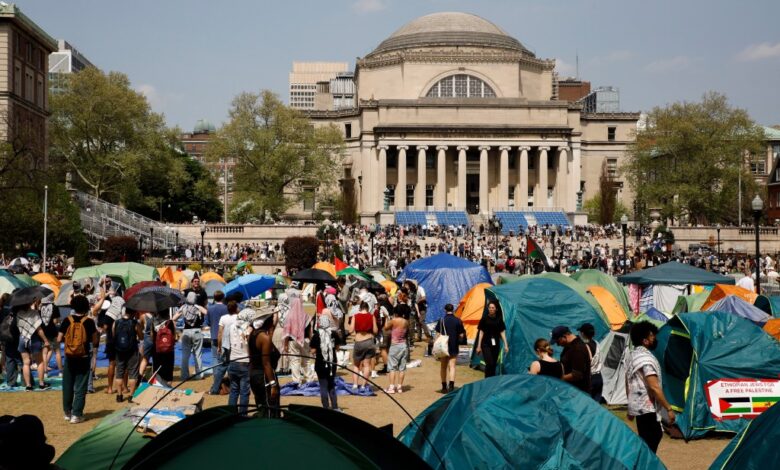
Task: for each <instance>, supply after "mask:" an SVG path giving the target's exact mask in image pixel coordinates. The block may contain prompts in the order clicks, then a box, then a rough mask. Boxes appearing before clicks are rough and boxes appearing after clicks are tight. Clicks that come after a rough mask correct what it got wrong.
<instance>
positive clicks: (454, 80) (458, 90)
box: [425, 74, 496, 98]
mask: <svg viewBox="0 0 780 470" xmlns="http://www.w3.org/2000/svg"><path fill="white" fill-rule="evenodd" d="M425 96H426V97H428V98H495V96H496V92H494V91H493V89H492V88H490V85H488V84H487V83H485V82H484V81H482V80H480V79H479V78H477V77H472V76H471V75H465V74H459V75H450V76H449V77H445V78H442V79H441V80H439V81H438V82H436V84H435V85H433V86H432V87H431V89H430V90H428V93H427V94H426V95H425Z"/></svg>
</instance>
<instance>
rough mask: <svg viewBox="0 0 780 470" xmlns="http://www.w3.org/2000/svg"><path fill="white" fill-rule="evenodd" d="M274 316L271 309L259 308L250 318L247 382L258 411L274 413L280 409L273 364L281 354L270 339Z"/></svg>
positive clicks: (276, 362)
mask: <svg viewBox="0 0 780 470" xmlns="http://www.w3.org/2000/svg"><path fill="white" fill-rule="evenodd" d="M276 321H277V319H276V317H275V315H274V314H273V311H272V310H268V309H267V310H261V311H260V312H259V314H258V315H257V316H255V318H254V320H253V321H252V327H253V329H252V332H251V333H250V334H249V341H248V349H249V386H250V388H251V389H252V394H253V395H254V397H255V404H256V405H257V406H258V407H260V408H261V409H260V410H258V414H259V415H261V416H266V417H268V418H271V417H275V416H277V415H278V411H279V381H278V380H277V377H276V367H277V365H278V364H279V358H280V357H281V354H280V353H279V350H278V349H276V346H274V343H273V336H274V329H275V327H276Z"/></svg>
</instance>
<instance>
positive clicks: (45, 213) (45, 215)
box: [41, 184, 49, 273]
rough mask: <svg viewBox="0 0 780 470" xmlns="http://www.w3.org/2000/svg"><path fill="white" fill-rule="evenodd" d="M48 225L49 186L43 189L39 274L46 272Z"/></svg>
mask: <svg viewBox="0 0 780 470" xmlns="http://www.w3.org/2000/svg"><path fill="white" fill-rule="evenodd" d="M48 224H49V185H48V184H47V185H46V186H44V187H43V263H42V264H41V266H42V267H41V272H44V273H45V272H46V248H47V246H46V245H47V242H48V241H47V235H48Z"/></svg>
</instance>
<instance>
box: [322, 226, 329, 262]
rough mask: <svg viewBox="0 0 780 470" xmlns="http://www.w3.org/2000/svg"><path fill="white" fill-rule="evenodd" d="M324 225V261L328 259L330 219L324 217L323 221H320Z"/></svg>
mask: <svg viewBox="0 0 780 470" xmlns="http://www.w3.org/2000/svg"><path fill="white" fill-rule="evenodd" d="M322 224H323V225H324V226H325V230H324V232H325V233H324V235H325V259H326V261H330V253H329V252H330V224H331V221H330V219H325V221H324V222H323V223H322Z"/></svg>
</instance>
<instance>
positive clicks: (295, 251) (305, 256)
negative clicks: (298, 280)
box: [283, 237, 320, 272]
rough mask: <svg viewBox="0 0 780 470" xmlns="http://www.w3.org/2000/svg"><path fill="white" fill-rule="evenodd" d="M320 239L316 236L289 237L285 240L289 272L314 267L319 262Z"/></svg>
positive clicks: (286, 263)
mask: <svg viewBox="0 0 780 470" xmlns="http://www.w3.org/2000/svg"><path fill="white" fill-rule="evenodd" d="M319 247H320V241H319V240H318V239H317V238H316V237H289V238H287V239H285V240H284V245H283V249H284V253H285V267H286V268H287V272H292V271H300V270H301V269H307V268H310V267H312V266H313V265H314V264H315V263H316V262H317V252H318V251H319Z"/></svg>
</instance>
